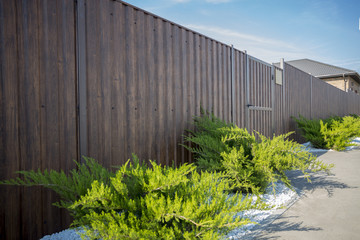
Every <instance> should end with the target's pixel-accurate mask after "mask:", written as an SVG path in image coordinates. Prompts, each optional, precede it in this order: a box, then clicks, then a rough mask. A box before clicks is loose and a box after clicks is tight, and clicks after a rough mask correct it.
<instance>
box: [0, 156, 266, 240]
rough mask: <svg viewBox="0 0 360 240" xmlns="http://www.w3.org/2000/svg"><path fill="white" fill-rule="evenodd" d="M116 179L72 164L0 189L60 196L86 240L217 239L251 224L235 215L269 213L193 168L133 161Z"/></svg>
mask: <svg viewBox="0 0 360 240" xmlns="http://www.w3.org/2000/svg"><path fill="white" fill-rule="evenodd" d="M133 162H134V164H131V163H130V162H129V161H128V162H127V163H126V164H124V165H123V166H120V167H119V170H118V171H117V172H116V173H111V172H110V171H108V170H106V169H105V168H103V167H102V166H101V165H99V164H97V163H96V162H95V160H93V159H90V158H85V163H84V164H79V163H76V164H77V166H78V170H75V169H74V170H72V171H71V172H70V174H69V176H67V175H66V174H65V173H64V172H56V171H50V172H48V171H46V170H45V171H44V172H41V171H37V172H34V171H21V172H20V173H21V174H22V175H23V177H24V179H20V178H17V179H13V180H8V181H3V182H1V184H11V185H24V186H39V185H40V186H43V187H46V188H50V189H52V190H54V191H55V192H56V193H58V194H59V195H60V196H61V198H62V200H61V202H60V203H58V204H56V205H57V206H58V207H65V208H66V209H68V210H69V211H70V212H71V213H73V215H74V222H73V223H72V226H73V227H77V226H81V227H83V229H84V230H85V232H84V234H83V236H82V237H83V238H85V239H103V240H106V239H221V238H222V237H223V236H225V234H227V233H228V232H229V231H230V230H232V229H234V228H236V227H239V226H242V225H244V224H248V223H250V221H249V220H248V219H247V218H244V217H240V216H238V215H237V213H239V212H241V211H245V210H249V209H269V208H270V207H269V206H266V205H265V204H264V203H263V202H261V201H260V200H257V201H256V202H253V201H252V199H251V198H249V197H247V196H246V197H244V196H243V195H241V194H229V189H230V188H231V184H232V183H231V181H230V180H229V179H228V178H227V177H226V176H225V174H224V173H221V172H215V173H210V172H201V173H198V172H197V171H195V169H196V167H195V166H194V165H193V164H184V165H183V166H181V167H179V168H173V167H162V166H160V165H157V164H156V163H155V162H153V161H150V165H151V167H148V166H147V165H144V164H143V165H140V164H139V160H138V158H137V157H136V156H134V159H133Z"/></svg>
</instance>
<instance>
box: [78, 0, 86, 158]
mask: <svg viewBox="0 0 360 240" xmlns="http://www.w3.org/2000/svg"><path fill="white" fill-rule="evenodd" d="M84 1H85V0H78V1H77V2H76V13H77V15H76V54H77V56H76V57H77V61H76V71H77V84H78V92H77V95H78V96H77V101H78V103H77V104H78V106H77V108H78V111H77V112H78V113H77V115H78V131H79V132H78V146H79V156H78V157H79V161H81V157H82V156H83V155H88V154H87V110H86V109H87V106H86V100H87V91H86V89H87V87H86V53H85V51H86V45H85V44H86V41H85V2H84Z"/></svg>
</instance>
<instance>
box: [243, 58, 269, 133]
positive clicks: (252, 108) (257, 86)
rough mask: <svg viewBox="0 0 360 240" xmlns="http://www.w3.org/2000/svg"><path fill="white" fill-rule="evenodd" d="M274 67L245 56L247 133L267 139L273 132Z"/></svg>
mask: <svg viewBox="0 0 360 240" xmlns="http://www.w3.org/2000/svg"><path fill="white" fill-rule="evenodd" d="M274 84H275V82H274V66H272V65H270V64H268V63H266V62H263V61H261V60H259V59H257V58H254V57H252V56H249V55H246V110H245V114H246V119H245V126H246V128H247V129H248V131H250V132H252V131H257V132H259V133H262V134H263V135H265V136H267V137H272V136H273V134H274V132H275V125H274V124H275V119H274V117H275V115H274V103H275V100H274V97H275V96H274V93H275V92H274V89H275V86H274Z"/></svg>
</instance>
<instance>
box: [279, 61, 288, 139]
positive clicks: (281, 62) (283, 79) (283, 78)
mask: <svg viewBox="0 0 360 240" xmlns="http://www.w3.org/2000/svg"><path fill="white" fill-rule="evenodd" d="M280 68H281V69H282V95H283V102H282V108H283V110H282V125H283V127H282V130H283V131H282V132H281V134H283V133H286V132H288V131H289V129H284V128H285V123H286V121H285V116H287V110H286V99H285V98H286V95H285V94H286V91H285V86H286V79H285V62H284V59H283V58H281V59H280ZM285 114H286V115H285Z"/></svg>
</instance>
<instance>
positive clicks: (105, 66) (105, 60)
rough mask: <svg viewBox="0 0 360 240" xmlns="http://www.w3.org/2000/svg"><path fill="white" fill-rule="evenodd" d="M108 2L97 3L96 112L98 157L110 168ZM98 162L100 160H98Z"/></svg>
mask: <svg viewBox="0 0 360 240" xmlns="http://www.w3.org/2000/svg"><path fill="white" fill-rule="evenodd" d="M109 3H111V2H110V1H100V2H99V23H98V24H100V27H99V48H100V49H99V54H100V55H99V57H98V63H99V65H98V66H99V67H100V69H99V73H98V74H99V75H98V77H99V78H98V89H97V96H98V98H97V112H96V114H97V115H98V144H99V145H98V151H99V153H98V155H99V158H101V162H102V164H103V166H105V167H108V168H109V167H110V166H111V145H112V143H111V135H112V130H111V112H112V109H111V90H112V88H111V84H112V83H111V82H112V78H111V75H112V71H113V68H114V67H113V62H114V61H113V60H114V59H113V53H112V52H110V45H111V42H112V41H113V35H112V33H111V31H110V26H111V24H110V19H111V18H112V15H111V14H112V12H111V11H112V8H109ZM99 160H100V159H99Z"/></svg>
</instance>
